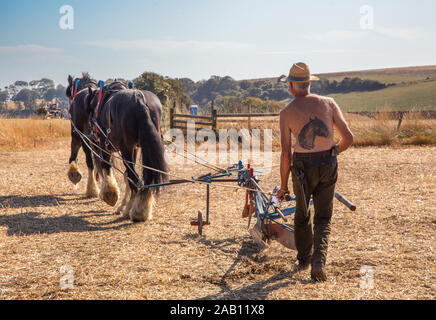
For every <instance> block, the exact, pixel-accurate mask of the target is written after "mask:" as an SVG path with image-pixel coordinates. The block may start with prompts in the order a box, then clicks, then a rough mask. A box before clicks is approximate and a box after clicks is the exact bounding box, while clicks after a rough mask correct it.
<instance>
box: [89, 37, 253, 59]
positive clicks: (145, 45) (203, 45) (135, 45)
mask: <svg viewBox="0 0 436 320" xmlns="http://www.w3.org/2000/svg"><path fill="white" fill-rule="evenodd" d="M84 44H86V45H89V46H95V47H101V48H106V49H112V50H117V51H142V52H147V53H152V54H156V55H162V54H181V53H184V54H211V53H219V54H225V53H232V52H238V53H241V52H247V51H250V50H253V49H254V48H255V46H254V45H252V44H248V43H241V42H220V41H215V42H214V41H196V40H190V41H173V40H107V41H85V42H84Z"/></svg>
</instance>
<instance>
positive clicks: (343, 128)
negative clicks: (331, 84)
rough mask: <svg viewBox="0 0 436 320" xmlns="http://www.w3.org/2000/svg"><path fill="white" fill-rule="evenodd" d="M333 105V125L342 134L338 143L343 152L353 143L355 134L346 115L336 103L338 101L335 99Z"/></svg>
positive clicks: (340, 150)
mask: <svg viewBox="0 0 436 320" xmlns="http://www.w3.org/2000/svg"><path fill="white" fill-rule="evenodd" d="M332 107H333V125H334V127H335V129H336V130H337V131H338V132H339V134H340V136H341V140H339V143H338V145H339V152H343V151H345V150H347V149H348V148H349V147H350V146H351V145H352V144H353V142H354V136H353V133H352V132H351V130H350V128H349V127H348V124H347V122H346V121H345V119H344V115H343V114H342V111H341V109H340V108H339V106H338V105H337V104H336V102H334V101H333V103H332Z"/></svg>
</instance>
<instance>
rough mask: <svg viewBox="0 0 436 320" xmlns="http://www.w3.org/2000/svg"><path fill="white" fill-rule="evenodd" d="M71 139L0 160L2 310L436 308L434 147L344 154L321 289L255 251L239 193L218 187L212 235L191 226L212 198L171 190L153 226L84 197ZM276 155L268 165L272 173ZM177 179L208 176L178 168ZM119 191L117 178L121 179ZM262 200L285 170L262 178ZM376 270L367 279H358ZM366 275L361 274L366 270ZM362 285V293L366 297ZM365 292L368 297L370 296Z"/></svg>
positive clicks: (291, 257)
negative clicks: (406, 303)
mask: <svg viewBox="0 0 436 320" xmlns="http://www.w3.org/2000/svg"><path fill="white" fill-rule="evenodd" d="M68 157H69V143H68V140H66V139H62V140H61V141H59V142H58V143H56V144H53V145H52V146H51V147H50V148H45V149H40V150H34V151H25V152H0V299H435V297H436V274H435V273H436V267H435V254H434V248H435V244H436V242H435V234H436V233H435V231H436V201H435V196H436V195H435V189H436V188H435V186H436V176H435V174H434V172H436V161H435V159H436V147H434V146H431V147H398V148H385V147H383V148H378V147H366V148H352V149H350V150H349V151H347V152H346V153H344V154H342V155H340V159H339V161H340V165H339V166H340V169H339V170H340V171H339V181H338V184H337V191H340V192H341V193H342V194H344V195H345V196H346V197H348V198H349V199H350V200H352V201H353V202H354V203H355V204H356V205H357V207H358V209H357V211H355V212H351V211H349V210H348V209H347V208H346V207H344V206H343V205H341V204H340V203H339V202H337V201H336V202H335V212H334V216H333V220H332V234H331V237H330V246H329V254H328V261H327V267H326V270H327V273H328V277H329V280H328V282H326V283H321V284H314V283H312V282H311V281H310V273H309V272H308V271H307V272H304V273H298V274H296V273H294V272H293V269H294V263H295V261H296V258H295V256H296V253H295V252H294V251H291V250H289V249H286V248H284V247H281V246H280V245H279V244H278V243H273V244H272V245H271V246H269V247H268V248H267V249H265V250H260V248H259V247H258V246H257V245H256V244H255V242H254V241H253V240H252V239H251V238H250V236H249V234H248V232H247V221H246V220H245V219H242V218H241V212H242V207H243V203H244V199H245V195H244V191H242V190H239V191H234V190H230V189H227V188H220V187H218V186H215V185H213V186H212V187H211V191H212V198H211V223H212V224H211V226H208V227H206V230H205V235H204V236H199V235H198V234H197V230H196V228H195V227H192V226H191V225H190V223H189V222H190V219H191V218H194V217H196V215H197V210H198V209H203V210H204V207H205V187H204V186H198V185H191V184H187V185H182V186H180V185H178V186H172V187H167V188H165V189H164V190H163V191H162V193H161V195H160V197H159V199H158V200H157V203H156V207H155V211H154V217H153V220H152V221H151V222H146V223H137V224H134V223H131V222H130V221H128V220H122V219H120V218H119V216H115V215H114V214H113V212H114V211H115V209H114V208H112V207H109V206H107V205H106V204H104V203H103V202H102V201H101V200H99V199H88V198H85V197H84V191H85V190H84V188H85V183H86V172H87V171H86V167H85V163H84V156H83V153H82V152H80V154H79V166H80V168H81V171H82V172H83V173H84V177H83V179H82V182H81V183H80V184H79V185H78V186H77V187H73V186H72V184H71V183H70V182H69V180H68V178H67V176H66V172H67V169H68V165H67V160H68ZM278 163H279V154H278V153H276V152H275V153H274V154H273V164H274V165H276V164H278ZM171 170H172V172H173V173H175V174H177V175H181V176H184V177H191V176H195V175H198V174H200V173H204V170H202V169H201V167H198V166H196V165H183V166H182V165H173V166H171ZM116 176H117V179H118V181H119V184H120V186H121V189H122V190H123V189H124V187H123V185H122V183H121V182H122V179H121V177H120V175H118V174H117V175H116ZM260 178H261V186H262V187H263V188H264V189H265V190H272V188H273V187H274V186H275V185H277V184H279V171H278V168H274V169H273V170H272V172H271V173H269V174H267V175H263V176H260ZM362 267H364V268H367V269H366V270H368V267H369V268H370V269H372V270H373V288H372V289H371V288H366V287H367V285H368V284H371V280H370V279H368V278H365V277H362V275H361V268H362ZM362 270H363V269H362ZM365 286H366V287H365ZM365 288H366V289H365Z"/></svg>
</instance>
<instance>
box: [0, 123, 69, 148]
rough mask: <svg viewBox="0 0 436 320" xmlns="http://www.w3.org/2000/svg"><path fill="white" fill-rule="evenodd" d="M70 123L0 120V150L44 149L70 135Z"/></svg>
mask: <svg viewBox="0 0 436 320" xmlns="http://www.w3.org/2000/svg"><path fill="white" fill-rule="evenodd" d="M70 131H71V129H70V122H69V121H68V120H62V119H52V120H38V119H5V118H3V119H2V118H0V150H8V151H18V150H23V149H24V150H25V149H30V148H44V147H47V146H50V145H52V144H53V143H54V142H56V141H57V140H58V139H59V138H65V137H68V136H69V135H70Z"/></svg>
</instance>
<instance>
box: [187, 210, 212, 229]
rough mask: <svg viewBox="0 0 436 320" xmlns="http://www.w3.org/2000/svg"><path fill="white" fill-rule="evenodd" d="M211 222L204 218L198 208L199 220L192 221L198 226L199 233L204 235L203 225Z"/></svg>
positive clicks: (193, 224) (192, 224)
mask: <svg viewBox="0 0 436 320" xmlns="http://www.w3.org/2000/svg"><path fill="white" fill-rule="evenodd" d="M208 224H210V223H209V222H208V221H204V220H203V214H202V213H201V211H200V210H198V217H197V220H194V221H191V226H197V228H198V234H199V235H203V226H205V225H208Z"/></svg>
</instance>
